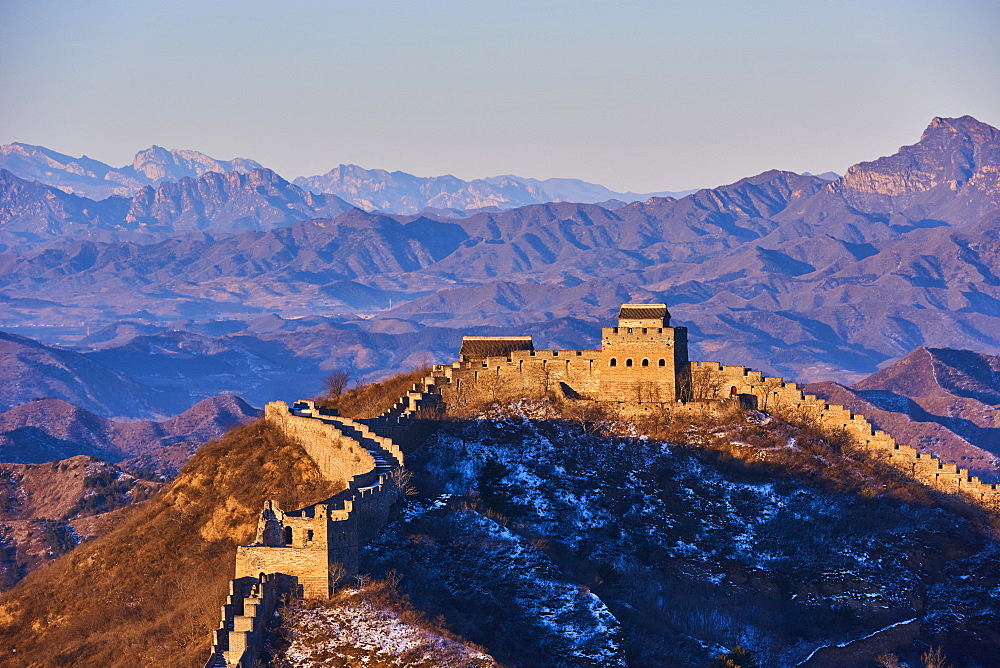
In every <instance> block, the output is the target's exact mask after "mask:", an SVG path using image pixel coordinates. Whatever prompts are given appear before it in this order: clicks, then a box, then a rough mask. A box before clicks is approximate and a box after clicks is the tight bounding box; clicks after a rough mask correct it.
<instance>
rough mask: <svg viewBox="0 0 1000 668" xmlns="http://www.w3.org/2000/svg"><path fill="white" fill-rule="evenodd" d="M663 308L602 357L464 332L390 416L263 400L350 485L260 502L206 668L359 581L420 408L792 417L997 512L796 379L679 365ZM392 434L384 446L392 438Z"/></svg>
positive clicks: (991, 497)
mask: <svg viewBox="0 0 1000 668" xmlns="http://www.w3.org/2000/svg"><path fill="white" fill-rule="evenodd" d="M669 322H670V314H669V312H668V311H667V308H666V305H664V304H625V305H623V306H622V310H621V312H620V313H619V323H618V326H617V327H606V328H604V330H603V332H602V348H601V350H545V351H536V350H534V348H533V344H532V342H531V338H530V337H465V339H464V341H463V346H462V350H461V353H460V359H459V361H458V362H455V363H453V364H450V365H435V366H434V367H432V371H431V374H430V375H428V376H426V377H425V378H423V379H422V380H421V381H420V382H418V383H415V384H414V385H413V387H412V389H411V390H410V391H409V392H407V393H406V394H405V395H404V396H403V397H401V398H400V399H399V400H398V401H397V402H396V403H395V405H393V406H392V407H391V408H390V409H389V410H388V411H386V412H385V413H384V414H382V415H381V416H379V417H378V418H375V419H372V420H365V421H363V422H361V421H355V420H349V419H346V418H342V417H339V416H337V415H335V414H333V413H331V412H328V411H325V410H323V409H322V408H317V407H316V406H315V405H314V404H313V403H312V402H309V401H300V402H297V403H296V404H295V405H294V406H293V407H292V408H291V409H289V407H288V406H287V404H285V403H284V402H280V401H279V402H273V403H270V404H268V405H267V407H266V409H265V419H267V420H268V421H270V422H272V423H273V424H275V425H277V426H278V427H279V428H280V429H281V430H282V432H283V433H285V435H287V436H288V437H289V438H291V439H293V440H294V441H296V442H297V443H299V444H300V445H301V446H302V447H303V448H304V449H305V451H306V452H307V453H308V454H309V456H310V457H311V458H312V459H313V460H314V461H315V462H316V465H317V467H318V468H319V470H320V471H321V473H322V474H323V475H324V476H325V477H326V478H327V479H329V480H350V483H349V485H348V487H347V489H345V490H344V491H343V492H340V493H338V494H337V495H335V496H333V497H331V498H330V499H327V500H326V501H323V502H321V503H317V504H314V505H312V506H307V507H306V508H302V509H299V510H296V511H284V510H282V509H281V508H279V507H278V506H277V504H276V503H275V502H273V501H269V502H267V503H266V504H265V508H264V510H263V512H262V513H261V517H260V519H259V523H258V531H257V537H256V540H255V542H254V544H253V545H248V546H241V547H239V548H237V557H236V573H235V578H234V579H233V580H232V582H231V584H230V594H229V597H228V599H227V602H226V604H225V605H224V606H223V610H222V624H221V625H220V627H219V629H218V630H217V631H216V632H215V642H214V646H213V650H212V656H211V658H210V659H209V661H208V663H207V664H206V668H236V667H239V668H250V667H251V666H252V665H254V663H255V662H256V661H257V660H258V659H259V657H260V652H261V649H262V645H263V640H264V635H265V633H266V629H267V621H268V620H269V619H270V617H271V615H272V614H273V611H274V605H275V601H276V600H277V598H278V593H279V592H294V593H298V594H299V595H302V596H307V597H320V598H325V597H328V596H330V595H331V593H332V592H333V588H334V586H335V585H336V584H337V580H339V579H342V578H344V577H350V576H352V575H355V574H357V572H358V551H359V548H360V547H361V546H362V545H364V544H365V543H366V542H367V541H368V540H370V539H371V538H373V537H374V536H375V535H377V533H378V531H379V530H380V529H381V528H382V527H383V526H384V525H385V523H386V522H387V521H388V519H389V513H390V508H391V507H392V506H393V504H395V503H396V502H398V501H399V500H400V498H401V491H400V490H399V487H398V485H397V484H395V482H394V472H395V471H398V470H399V469H400V468H401V467H402V466H403V453H402V451H401V450H400V448H399V446H398V445H397V443H400V442H406V441H418V440H420V439H414V438H412V436H413V432H421V433H426V425H427V421H426V420H422V419H420V418H419V415H420V414H421V412H422V411H424V410H426V409H430V408H436V407H440V406H448V405H455V406H460V405H462V404H463V403H464V402H481V401H495V400H506V399H511V398H514V397H518V396H533V395H534V396H537V395H542V394H552V393H554V394H556V395H558V396H560V397H561V398H562V399H563V400H565V401H567V402H571V403H573V402H579V403H593V404H597V405H602V406H604V407H610V408H614V409H616V412H617V413H618V414H619V415H624V416H637V415H643V414H649V413H654V414H666V413H670V412H708V413H711V412H713V411H715V410H717V409H718V408H719V407H720V406H721V405H725V404H728V405H734V404H740V405H743V406H746V405H753V406H757V407H760V408H762V409H764V410H770V411H775V410H781V411H791V412H794V413H797V414H798V415H800V416H802V417H806V418H811V419H813V420H815V421H816V422H817V423H818V424H820V425H821V426H823V427H825V428H827V429H832V430H845V431H846V432H847V433H848V434H850V435H851V436H852V437H853V439H854V440H855V441H856V442H857V443H858V444H859V445H860V446H862V447H864V448H866V449H868V450H869V451H871V452H874V453H877V454H878V455H880V456H883V457H885V459H886V461H887V462H888V463H890V464H892V465H893V466H895V467H897V468H898V469H900V470H902V471H903V472H905V473H907V474H908V475H910V476H912V477H913V478H914V479H916V480H918V481H919V482H921V483H924V484H926V485H928V486H931V487H933V488H935V489H939V490H941V491H944V492H948V493H956V494H962V495H963V496H964V497H965V498H968V499H970V500H972V501H974V502H976V503H980V504H983V505H986V506H988V507H991V508H993V509H997V507H998V505H1000V485H996V484H990V483H984V482H982V481H981V480H980V479H979V478H978V477H975V476H970V475H969V470H968V469H964V468H960V467H959V466H958V465H956V464H948V463H945V462H943V461H941V460H940V459H939V458H937V457H934V456H933V455H931V454H929V453H924V452H919V451H918V450H917V449H916V448H913V447H911V446H909V445H904V444H901V443H897V442H896V440H895V439H894V438H893V437H892V436H891V435H889V434H887V433H886V432H884V431H882V430H878V429H875V427H874V426H873V425H872V424H871V422H869V420H868V419H867V418H865V416H863V415H860V414H854V413H852V412H851V411H850V410H849V409H847V408H845V407H844V406H839V405H835V404H828V403H826V402H825V401H824V400H822V399H820V398H819V397H817V396H816V395H812V394H805V393H804V392H802V390H801V389H800V388H799V385H798V384H797V383H794V382H785V381H784V380H783V379H781V378H776V377H768V376H765V375H763V374H762V373H761V372H759V371H753V370H752V369H749V368H747V367H743V366H724V365H722V364H720V363H718V362H689V361H688V359H687V331H686V329H685V328H683V327H676V328H674V327H670V326H669ZM390 436H391V438H390Z"/></svg>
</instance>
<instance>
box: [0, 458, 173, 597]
mask: <svg viewBox="0 0 1000 668" xmlns="http://www.w3.org/2000/svg"><path fill="white" fill-rule="evenodd" d="M161 487H163V483H162V482H161V481H156V480H147V479H143V478H138V477H136V476H135V475H133V474H132V473H130V472H128V471H127V470H123V469H122V468H119V467H117V466H114V465H112V464H108V463H107V462H102V461H100V460H98V459H95V458H93V457H85V456H77V457H72V458H69V459H66V460H63V461H56V462H51V463H47V464H27V465H25V464H0V499H2V501H0V505H2V510H0V591H6V590H7V589H10V588H11V587H13V586H14V585H15V584H16V583H17V582H18V581H20V580H21V579H22V578H24V577H25V576H26V575H27V574H28V573H30V572H32V571H34V570H36V569H38V568H40V567H42V566H45V565H48V564H49V563H51V562H52V560H54V559H57V558H58V557H60V556H62V555H64V554H66V553H68V552H70V551H71V550H73V549H74V548H75V547H76V546H77V545H79V544H80V543H81V542H83V541H86V540H90V539H92V538H94V537H96V536H101V535H104V534H106V533H107V532H108V531H110V530H111V529H112V528H113V527H114V526H115V524H116V523H117V522H118V521H119V519H120V518H121V517H122V516H123V513H125V512H127V509H128V508H129V507H131V506H133V505H135V504H137V503H141V502H142V501H144V500H146V499H148V498H149V497H151V496H152V495H153V494H154V493H156V492H157V491H158V490H159V489H160V488H161Z"/></svg>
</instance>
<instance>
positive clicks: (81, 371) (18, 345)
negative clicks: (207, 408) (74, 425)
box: [0, 332, 187, 417]
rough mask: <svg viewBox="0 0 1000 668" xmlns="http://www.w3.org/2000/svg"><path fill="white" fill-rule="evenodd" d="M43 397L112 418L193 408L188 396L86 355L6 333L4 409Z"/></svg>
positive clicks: (0, 357) (2, 340) (1, 385)
mask: <svg viewBox="0 0 1000 668" xmlns="http://www.w3.org/2000/svg"><path fill="white" fill-rule="evenodd" d="M43 397H56V398H59V399H62V400H64V401H67V402H69V403H71V404H73V405H75V406H79V407H80V408H82V409H84V410H87V411H90V412H92V413H95V414H98V415H102V416H108V417H111V416H127V417H151V416H153V415H156V414H158V413H161V412H164V413H165V412H179V411H180V410H184V409H185V408H187V406H184V405H183V403H184V399H183V395H179V394H178V393H169V392H162V391H157V390H154V389H152V388H149V387H146V386H143V385H141V384H140V383H137V382H135V381H134V380H132V379H130V378H128V377H126V376H125V375H123V374H121V373H118V372H116V371H113V370H111V369H109V368H108V367H106V366H105V365H103V364H101V363H99V362H97V361H94V360H92V359H89V358H88V357H86V356H84V355H81V354H80V353H76V352H73V351H69V350H62V349H59V348H53V347H50V346H46V345H44V344H41V343H39V342H37V341H33V340H31V339H28V338H25V337H22V336H17V335H16V334H8V333H6V332H0V410H5V411H6V410H10V409H11V408H13V407H14V406H17V405H19V404H23V403H25V402H28V401H32V400H34V399H39V398H43ZM174 408H176V410H171V409H174ZM164 409H166V410H164Z"/></svg>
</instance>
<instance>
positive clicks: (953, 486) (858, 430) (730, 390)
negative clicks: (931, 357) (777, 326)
mask: <svg viewBox="0 0 1000 668" xmlns="http://www.w3.org/2000/svg"><path fill="white" fill-rule="evenodd" d="M691 377H692V384H693V386H694V391H695V393H696V396H697V393H698V392H701V393H703V394H704V395H705V396H706V398H709V399H710V398H711V397H726V396H730V395H734V394H737V395H738V394H743V395H752V396H754V397H755V398H756V402H757V405H758V406H759V407H760V408H761V409H762V410H766V411H772V412H775V411H776V412H779V413H780V412H788V413H790V414H793V415H798V416H801V417H803V418H806V419H812V420H815V421H816V422H817V423H818V424H820V425H822V426H823V427H825V428H827V429H834V430H841V429H842V430H844V431H846V432H847V433H848V434H849V435H850V436H851V437H852V438H853V439H854V440H855V441H856V442H857V443H858V444H859V445H861V446H862V447H865V448H867V449H868V450H870V451H872V452H875V453H877V454H880V455H882V456H884V457H885V458H886V460H887V461H888V462H889V463H890V464H892V465H893V466H895V467H897V468H899V469H901V470H902V471H905V472H906V473H908V474H910V475H911V476H912V477H913V478H915V479H916V480H919V481H920V482H922V483H924V484H926V485H929V486H931V487H935V488H937V489H940V490H943V491H946V492H953V493H961V494H963V495H965V496H967V497H970V498H972V499H973V500H975V501H976V502H979V503H983V504H985V505H988V506H995V505H996V504H998V503H1000V486H998V485H996V484H991V483H984V482H982V481H981V480H980V479H979V478H978V477H976V476H970V475H969V470H968V469H966V468H960V467H959V466H958V465H957V464H949V463H946V462H943V461H942V460H940V459H939V458H937V457H934V456H933V455H932V454H929V453H926V452H920V451H918V450H917V449H916V448H914V447H912V446H910V445H905V444H902V443H898V442H896V439H894V438H893V437H892V436H891V435H890V434H888V433H886V432H884V431H882V430H880V429H875V427H874V426H873V425H872V423H871V422H869V421H868V419H867V418H866V417H865V416H864V415H861V414H860V413H852V412H851V411H850V410H849V409H847V408H845V407H844V406H840V405H838V404H828V403H827V402H826V401H824V400H823V399H821V398H819V397H817V396H816V395H815V394H805V393H804V392H802V390H801V389H800V388H799V385H798V383H793V382H785V380H784V379H782V378H777V377H769V376H765V375H763V374H762V373H761V372H760V371H753V370H752V369H749V368H747V367H743V366H723V365H722V364H719V363H718V362H692V363H691Z"/></svg>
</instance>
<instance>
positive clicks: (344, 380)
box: [323, 369, 351, 399]
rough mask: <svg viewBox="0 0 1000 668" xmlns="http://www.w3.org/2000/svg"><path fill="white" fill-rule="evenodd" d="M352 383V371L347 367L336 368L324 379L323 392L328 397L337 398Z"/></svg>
mask: <svg viewBox="0 0 1000 668" xmlns="http://www.w3.org/2000/svg"><path fill="white" fill-rule="evenodd" d="M350 383H351V372H350V371H348V370H347V369H334V370H333V371H331V372H330V375H329V376H327V377H326V378H325V379H324V380H323V394H324V396H325V397H326V398H327V399H336V398H337V397H339V396H340V395H342V394H343V393H344V390H346V389H347V386H348V385H349V384H350Z"/></svg>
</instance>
